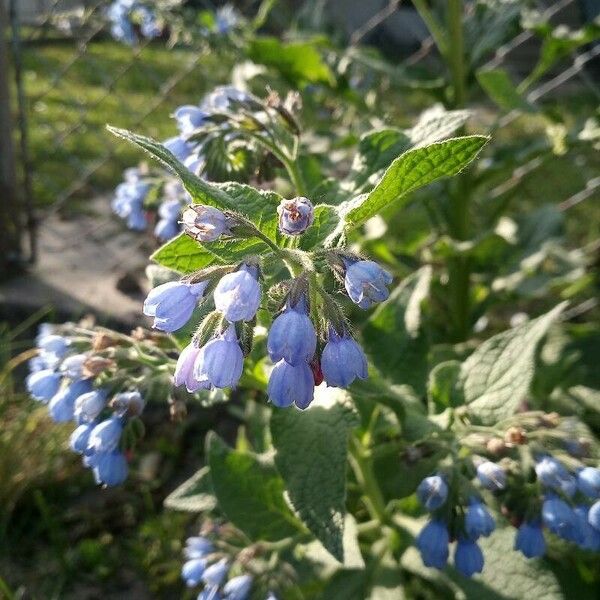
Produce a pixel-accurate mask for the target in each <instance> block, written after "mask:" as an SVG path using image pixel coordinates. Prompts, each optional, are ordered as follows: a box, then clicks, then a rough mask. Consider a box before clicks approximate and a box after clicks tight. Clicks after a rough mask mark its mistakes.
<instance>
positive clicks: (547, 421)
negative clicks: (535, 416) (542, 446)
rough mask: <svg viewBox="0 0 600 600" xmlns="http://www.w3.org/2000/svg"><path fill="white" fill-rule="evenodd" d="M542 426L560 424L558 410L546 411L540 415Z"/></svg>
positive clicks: (552, 426) (551, 426)
mask: <svg viewBox="0 0 600 600" xmlns="http://www.w3.org/2000/svg"><path fill="white" fill-rule="evenodd" d="M540 425H541V426H542V427H548V428H554V427H558V426H559V425H560V415H559V414H558V413H557V412H551V413H546V414H544V415H542V416H541V417H540Z"/></svg>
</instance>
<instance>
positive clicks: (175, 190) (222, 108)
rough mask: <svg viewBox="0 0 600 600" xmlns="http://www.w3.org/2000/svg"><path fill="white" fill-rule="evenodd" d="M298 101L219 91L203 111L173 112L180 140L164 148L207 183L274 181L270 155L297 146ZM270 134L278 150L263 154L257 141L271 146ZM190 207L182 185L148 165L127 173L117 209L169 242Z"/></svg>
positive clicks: (118, 193) (173, 139) (200, 108)
mask: <svg viewBox="0 0 600 600" xmlns="http://www.w3.org/2000/svg"><path fill="white" fill-rule="evenodd" d="M296 98H297V97H296V96H294V95H290V97H289V98H288V99H287V100H286V102H284V103H281V102H279V101H278V100H274V97H271V99H268V100H267V101H262V100H259V99H258V98H256V97H255V96H253V95H252V94H249V93H248V92H245V91H242V90H239V89H237V88H235V87H232V86H222V87H217V88H216V89H215V90H213V91H212V92H211V93H209V94H207V95H206V96H205V97H204V98H203V100H202V101H201V102H200V103H199V104H198V105H185V106H180V107H178V108H177V109H176V110H175V111H174V112H173V118H174V119H175V122H176V125H177V129H178V134H177V135H175V136H173V137H171V138H169V139H167V140H165V141H164V142H163V145H164V147H165V148H166V149H167V150H169V151H170V152H171V153H172V154H173V155H174V156H175V157H176V158H177V160H179V161H180V162H182V163H183V164H184V165H185V166H186V167H187V168H188V169H189V170H190V172H192V173H194V174H196V175H201V176H202V177H204V178H205V179H207V180H211V181H231V180H236V181H247V180H249V179H250V178H265V177H267V178H268V177H270V176H271V172H272V167H271V165H270V164H269V160H268V152H269V151H273V150H275V151H276V152H277V154H275V156H277V155H279V154H281V151H280V146H279V144H280V143H281V144H283V143H288V144H290V143H293V138H292V139H290V135H289V134H287V135H286V132H287V130H288V129H289V127H290V125H289V122H291V121H293V117H292V116H291V112H290V111H291V110H295V109H296V108H297V106H296V105H297V101H296ZM285 119H287V120H288V121H289V122H288V121H285ZM261 122H266V124H267V126H265V125H261ZM266 131H267V132H269V135H270V134H271V133H273V134H274V137H273V140H272V141H275V142H276V144H273V147H272V148H271V147H269V148H267V147H264V148H263V147H262V146H260V145H257V142H256V141H255V140H254V139H253V137H254V136H262V137H263V138H265V143H267V139H268V138H269V136H267V135H266V134H265V132H266ZM268 141H269V142H271V144H272V141H271V140H270V139H269V140H268ZM190 201H191V197H190V195H189V194H188V193H187V192H186V191H185V189H184V188H183V186H182V184H181V183H180V182H179V180H177V179H174V178H173V177H172V176H171V175H170V174H168V173H166V172H165V171H164V170H150V169H149V168H148V166H147V165H145V164H144V165H142V166H141V167H138V168H130V169H127V170H125V172H124V174H123V182H122V183H121V184H119V186H118V187H117V188H116V190H115V196H114V198H113V201H112V209H113V212H114V213H115V214H116V215H118V216H119V217H121V218H122V219H123V220H124V221H125V223H126V225H127V227H128V228H129V229H132V230H134V231H145V230H146V229H148V227H149V226H151V224H152V223H153V224H154V225H153V233H154V236H155V237H156V238H157V239H158V240H159V241H163V242H164V241H167V240H170V239H172V238H173V237H175V236H176V235H177V234H178V233H179V232H180V226H179V221H180V215H181V210H182V208H183V207H184V206H185V205H186V204H189V202H190Z"/></svg>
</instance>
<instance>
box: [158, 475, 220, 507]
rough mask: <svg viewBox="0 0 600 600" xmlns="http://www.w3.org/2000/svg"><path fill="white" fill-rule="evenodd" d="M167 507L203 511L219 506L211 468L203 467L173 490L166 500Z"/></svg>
mask: <svg viewBox="0 0 600 600" xmlns="http://www.w3.org/2000/svg"><path fill="white" fill-rule="evenodd" d="M164 505H165V507H166V508H171V509H173V510H181V511H186V512H195V513H202V512H206V511H211V510H213V509H214V508H216V506H217V499H216V498H215V496H214V493H213V490H212V484H211V482H210V470H209V469H208V467H202V469H200V470H199V471H198V472H197V473H196V474H195V475H193V476H192V477H190V478H189V479H188V480H187V481H186V482H185V483H182V484H181V485H180V486H179V487H178V488H176V489H175V490H173V491H172V492H171V493H170V494H169V495H168V496H167V497H166V498H165V501H164Z"/></svg>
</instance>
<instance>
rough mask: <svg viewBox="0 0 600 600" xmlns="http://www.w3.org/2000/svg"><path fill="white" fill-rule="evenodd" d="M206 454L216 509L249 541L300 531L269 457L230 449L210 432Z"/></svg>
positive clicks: (271, 538) (272, 538)
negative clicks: (216, 503)
mask: <svg viewBox="0 0 600 600" xmlns="http://www.w3.org/2000/svg"><path fill="white" fill-rule="evenodd" d="M206 454H207V456H208V462H209V465H210V477H211V481H212V483H213V487H214V490H215V494H216V496H217V499H218V501H219V508H220V509H221V510H222V511H223V512H224V513H225V515H226V516H227V518H228V519H229V520H230V521H231V522H232V523H233V524H234V525H235V526H236V527H239V528H240V529H241V530H242V531H243V532H244V533H246V534H247V535H248V536H249V537H250V538H251V539H252V540H268V541H277V540H280V539H283V538H286V537H289V536H292V535H294V534H296V533H298V531H299V530H301V526H300V524H299V523H298V521H297V519H296V517H295V516H294V515H293V513H292V512H291V510H290V509H289V507H288V505H287V504H286V502H285V499H284V496H283V493H284V483H283V481H282V479H281V477H280V476H279V475H278V473H277V471H276V469H275V467H274V465H273V464H272V461H271V459H270V457H269V456H265V455H257V454H253V453H250V452H240V451H238V450H232V449H231V448H229V447H228V446H227V445H226V444H225V442H223V441H222V440H221V439H220V438H219V437H218V436H217V435H216V434H215V433H212V432H211V433H210V434H209V435H208V436H207V438H206Z"/></svg>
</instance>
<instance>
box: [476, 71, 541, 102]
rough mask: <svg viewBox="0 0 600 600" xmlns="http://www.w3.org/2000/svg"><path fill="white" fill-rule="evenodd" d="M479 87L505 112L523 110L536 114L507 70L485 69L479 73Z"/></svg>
mask: <svg viewBox="0 0 600 600" xmlns="http://www.w3.org/2000/svg"><path fill="white" fill-rule="evenodd" d="M477 80H478V81H479V85H481V87H482V88H483V89H484V90H485V92H486V94H487V95H488V96H489V97H490V98H491V99H492V101H493V102H495V103H496V104H497V105H498V106H499V107H500V108H501V109H503V110H507V111H510V110H522V111H524V112H534V111H535V107H533V106H532V105H531V104H529V102H527V100H525V98H523V96H521V94H519V92H518V91H517V88H516V87H515V86H514V85H513V83H512V81H511V79H510V75H509V74H508V72H507V71H506V70H505V69H485V70H480V71H478V72H477Z"/></svg>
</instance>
